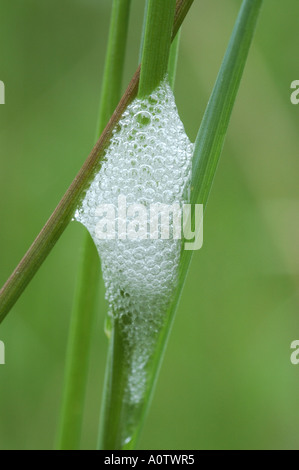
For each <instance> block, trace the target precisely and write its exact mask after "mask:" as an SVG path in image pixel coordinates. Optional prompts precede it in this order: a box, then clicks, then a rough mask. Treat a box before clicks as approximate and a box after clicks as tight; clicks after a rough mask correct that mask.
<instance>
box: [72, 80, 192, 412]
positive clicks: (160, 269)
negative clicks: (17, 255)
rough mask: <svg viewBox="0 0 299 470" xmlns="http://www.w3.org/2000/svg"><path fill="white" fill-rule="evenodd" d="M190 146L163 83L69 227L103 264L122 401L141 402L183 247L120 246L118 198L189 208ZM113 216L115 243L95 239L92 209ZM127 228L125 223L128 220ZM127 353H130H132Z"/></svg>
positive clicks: (120, 140)
mask: <svg viewBox="0 0 299 470" xmlns="http://www.w3.org/2000/svg"><path fill="white" fill-rule="evenodd" d="M192 153H193V144H192V143H191V142H190V141H189V139H188V137H187V135H186V133H185V130H184V127H183V124H182V122H181V120H180V118H179V115H178V112H177V108H176V105H175V100H174V96H173V93H172V90H171V88H170V86H169V84H168V82H167V80H165V81H163V82H162V83H161V84H160V86H159V87H158V88H157V89H156V90H155V92H154V93H152V94H151V95H150V96H148V97H146V98H144V99H135V100H134V101H133V102H132V103H131V104H130V105H129V107H128V108H127V109H126V111H125V112H124V114H123V116H122V118H121V120H120V122H119V124H118V126H117V128H116V129H115V130H114V132H113V136H112V139H111V142H110V145H109V147H108V148H107V150H106V154H105V159H104V163H103V165H102V167H101V169H100V171H99V172H98V173H97V174H96V175H95V177H94V180H93V181H92V183H91V185H90V187H89V189H88V191H87V193H86V195H85V197H84V200H83V201H82V203H81V205H80V207H79V208H78V210H77V211H76V214H75V219H76V220H77V221H79V222H81V223H82V224H84V225H85V226H86V227H87V229H88V230H89V232H90V234H91V236H92V238H93V240H94V242H95V244H96V247H97V249H98V252H99V255H100V258H101V261H102V270H103V277H104V282H105V286H106V298H107V300H108V302H109V306H110V314H111V315H112V316H114V318H117V319H118V320H119V323H120V325H121V328H122V330H123V334H124V337H125V341H127V343H128V346H129V347H130V357H131V369H132V370H131V376H130V378H129V384H128V388H129V390H128V396H129V398H128V399H129V400H130V401H132V402H136V403H137V402H138V401H140V400H141V398H142V394H143V392H144V389H145V386H146V373H145V370H146V366H147V363H148V360H149V359H150V355H151V353H152V351H153V348H154V344H155V338H156V337H157V335H158V334H159V331H160V329H161V326H162V325H163V321H164V318H165V313H166V311H167V308H168V304H169V300H170V299H171V296H172V295H173V291H174V289H175V287H176V284H177V280H178V267H179V261H180V255H181V249H182V243H181V240H176V239H173V238H171V237H170V239H168V240H164V239H161V238H160V239H157V240H153V239H150V231H149V230H150V229H149V227H148V239H142V240H140V239H136V240H132V239H125V240H119V239H118V219H117V209H118V200H119V196H124V197H125V198H126V201H127V204H128V205H129V204H133V203H134V204H142V205H143V206H145V207H146V208H149V207H150V205H151V204H157V203H161V204H167V205H172V204H174V203H178V204H180V205H182V204H183V203H184V202H188V201H187V198H188V191H189V189H190V181H191V168H192V164H191V160H192ZM103 204H109V205H111V204H112V205H113V206H114V207H115V211H116V224H115V230H116V238H115V239H114V240H102V239H99V238H98V237H97V235H96V227H97V224H98V222H99V221H100V216H99V215H98V212H97V208H98V207H99V206H100V205H103ZM127 222H130V220H129V218H128V220H127ZM132 351H133V353H132Z"/></svg>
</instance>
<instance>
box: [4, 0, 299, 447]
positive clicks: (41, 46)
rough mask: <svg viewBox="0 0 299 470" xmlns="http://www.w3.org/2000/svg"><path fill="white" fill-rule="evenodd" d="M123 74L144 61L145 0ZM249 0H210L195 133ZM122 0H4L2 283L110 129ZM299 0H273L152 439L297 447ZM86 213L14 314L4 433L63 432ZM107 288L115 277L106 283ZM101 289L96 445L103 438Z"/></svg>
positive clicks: (88, 424)
mask: <svg viewBox="0 0 299 470" xmlns="http://www.w3.org/2000/svg"><path fill="white" fill-rule="evenodd" d="M132 3H133V8H132V15H131V22H130V34H129V42H128V54H127V62H126V71H125V80H124V87H125V85H127V83H128V81H129V79H130V77H131V75H132V74H133V72H134V71H135V69H136V66H137V57H138V49H139V38H140V33H141V23H142V18H143V7H144V1H143V0H133V1H132ZM240 4H241V1H240V0H195V2H194V6H193V8H192V10H191V12H190V14H189V16H188V18H187V20H186V22H185V24H184V28H183V34H182V44H181V50H180V57H179V66H178V75H177V84H176V98H177V104H178V108H179V112H180V115H181V118H182V120H183V122H184V124H185V127H186V131H187V133H188V134H189V136H190V137H191V138H192V139H194V138H195V136H196V133H197V130H198V127H199V124H200V121H201V118H202V115H203V112H204V109H205V106H206V104H207V100H208V97H209V94H210V92H211V90H212V86H213V83H214V80H215V78H216V75H217V71H218V69H219V66H220V63H221V60H222V56H223V54H224V51H225V48H226V45H227V42H228V39H229V36H230V33H231V30H232V27H233V24H234V21H235V18H236V15H237V12H238V8H239V6H240ZM110 10H111V0H42V1H41V0H13V1H12V0H1V4H0V12H1V28H0V80H2V81H4V83H5V85H6V104H5V105H2V106H0V224H1V225H0V227H1V230H0V285H2V284H3V283H4V282H5V280H6V278H7V277H8V275H9V274H10V273H11V271H12V269H13V268H14V267H15V266H16V264H17V262H18V261H19V260H20V258H21V257H22V255H23V254H24V253H25V251H26V249H27V248H28V247H29V245H30V244H31V242H32V241H33V239H34V237H35V236H36V235H37V233H38V232H39V230H40V229H41V228H42V226H43V224H44V223H45V222H46V220H47V218H48V216H49V215H50V214H51V211H52V210H53V209H54V208H55V206H56V204H57V203H58V202H59V200H60V198H61V196H62V195H63V193H64V191H65V190H66V188H67V187H68V185H69V183H70V182H71V181H72V179H73V178H74V176H75V175H76V172H77V171H78V169H79V168H80V166H81V165H82V163H83V161H84V160H85V158H86V157H87V155H88V153H89V151H90V150H91V148H92V145H93V139H94V133H95V125H96V116H97V109H98V102H99V90H100V85H101V74H102V71H103V63H104V58H105V48H106V44H107V33H108V26H109V17H110ZM298 18H299V3H298V0H286V1H285V2H281V1H280V0H265V4H264V8H263V11H262V15H261V19H260V22H259V26H258V31H257V35H256V38H255V41H254V45H253V48H252V50H251V54H250V58H249V61H248V64H247V67H246V70H245V76H244V79H243V81H242V85H241V89H240V93H239V96H238V101H237V105H236V108H235V110H234V113H233V118H232V121H231V126H230V130H229V134H228V138H227V140H226V146H225V150H224V153H223V155H222V158H221V163H220V166H219V170H218V173H217V177H216V181H215V184H214V186H213V191H212V195H211V198H210V202H209V208H208V211H207V215H206V218H205V233H204V240H205V242H204V247H203V249H202V250H201V251H200V252H198V253H196V254H195V256H194V259H193V263H192V267H191V270H190V273H189V276H188V280H187V283H186V287H185V290H184V293H183V297H182V300H181V303H180V308H179V311H178V313H177V318H176V322H175V325H174V328H173V333H172V336H171V339H170V343H169V346H168V349H167V353H166V357H165V360H164V363H163V367H162V370H161V374H160V378H159V381H158V385H157V389H156V393H155V396H154V400H153V403H152V407H151V409H150V413H149V416H148V419H147V421H146V425H145V428H144V431H143V434H142V439H141V442H140V448H142V449H187V450H188V449H252V448H254V449H266V448H267V449H277V448H279V449H298V448H299V431H298V420H299V401H298V392H299V366H294V365H292V364H291V362H290V354H291V350H290V344H291V342H292V341H293V340H295V339H298V338H299V295H298V294H299V250H298V239H299V213H298V211H299V185H298V175H299V158H298V149H299V136H298V124H299V106H294V105H292V104H291V102H290V94H291V91H290V83H291V82H292V81H293V80H296V79H297V80H298V79H299V69H298V60H297V57H298V50H297V40H296V38H297V36H298V22H299V19H298ZM83 234H84V229H83V227H81V226H80V225H79V224H76V223H72V224H71V225H70V226H69V228H68V229H67V231H66V232H65V234H64V235H63V237H62V238H61V240H60V242H59V243H58V244H57V246H56V247H55V248H54V250H53V252H52V253H51V255H50V256H49V258H48V259H47V260H46V262H45V263H44V265H43V266H42V268H41V270H40V271H39V272H38V274H37V275H36V277H35V278H34V280H33V282H32V283H31V284H30V285H29V287H28V288H27V290H26V292H25V293H24V295H23V296H22V297H21V299H20V300H19V301H18V303H17V304H16V306H15V307H14V309H13V310H12V311H11V313H10V314H9V316H8V317H7V319H6V320H5V322H4V323H3V324H2V325H1V326H0V340H2V341H4V342H5V345H6V365H5V366H0V449H51V448H53V444H54V438H55V430H56V427H57V422H58V415H59V409H60V404H61V392H62V383H63V373H64V363H65V352H66V342H67V334H68V325H69V318H70V310H71V305H72V300H73V292H74V285H75V280H76V272H77V268H78V260H79V255H80V250H81V245H82V239H83ZM101 297H103V293H102V294H101ZM105 309H106V305H105V303H104V301H103V299H102V300H101V306H100V309H99V315H98V322H97V328H96V329H95V331H94V338H93V345H92V361H91V370H90V377H89V384H88V395H87V404H86V416H85V421H84V433H83V439H82V448H84V449H92V448H95V446H96V436H97V427H98V415H99V408H100V403H101V393H102V385H103V377H104V367H105V359H106V349H107V341H106V338H105V336H104V333H103V323H104V314H105Z"/></svg>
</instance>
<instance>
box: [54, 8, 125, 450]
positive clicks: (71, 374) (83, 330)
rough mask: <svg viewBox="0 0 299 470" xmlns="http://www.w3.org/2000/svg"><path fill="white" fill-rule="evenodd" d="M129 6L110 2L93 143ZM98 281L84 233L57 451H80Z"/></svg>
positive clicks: (110, 106) (121, 57)
mask: <svg viewBox="0 0 299 470" xmlns="http://www.w3.org/2000/svg"><path fill="white" fill-rule="evenodd" d="M130 5H131V0H114V1H113V5H112V16H111V23H110V33H109V40H108V48H107V55H106V61H105V69H104V77H103V86H102V93H101V100H100V110H99V119H98V121H99V123H98V125H97V132H96V139H97V138H98V137H99V134H101V132H102V131H103V128H104V127H105V124H106V123H107V122H108V120H109V119H110V117H111V115H112V113H113V110H114V108H115V106H116V105H117V103H118V101H119V99H120V96H121V85H122V78H123V69H124V61H125V48H126V42H127V34H128V24H129V12H130ZM99 278H100V262H99V256H98V254H97V252H96V249H95V246H94V243H93V241H92V239H91V237H90V235H89V234H88V233H87V234H86V236H85V239H84V249H83V252H82V259H81V265H80V268H79V279H78V284H77V289H76V294H75V300H74V305H73V311H72V315H71V327H70V334H69V343H68V352H67V361H66V374H65V385H64V394H63V407H62V414H61V422H60V426H59V438H58V448H59V449H61V450H78V449H79V447H80V438H81V430H82V421H83V412H84V402H85V393H86V388H87V377H88V367H89V352H90V344H91V339H92V332H93V326H94V322H95V311H96V299H97V294H98V290H99Z"/></svg>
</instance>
